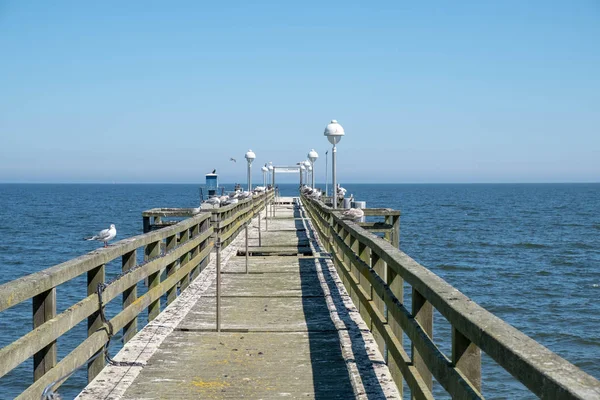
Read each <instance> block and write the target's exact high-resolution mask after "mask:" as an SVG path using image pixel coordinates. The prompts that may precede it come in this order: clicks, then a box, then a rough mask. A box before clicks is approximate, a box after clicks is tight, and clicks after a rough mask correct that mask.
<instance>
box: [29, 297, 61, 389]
mask: <svg viewBox="0 0 600 400" xmlns="http://www.w3.org/2000/svg"><path fill="white" fill-rule="evenodd" d="M55 316H56V288H52V289H50V290H47V291H45V292H43V293H40V294H38V295H37V296H34V297H33V329H35V328H37V327H38V326H40V325H42V324H44V322H46V321H49V320H51V319H52V318H54V317H55ZM55 365H56V340H55V341H53V342H52V343H50V344H49V345H48V346H46V347H44V348H43V349H42V350H40V351H38V352H37V353H35V354H34V355H33V380H34V381H37V380H38V379H40V378H41V377H42V376H43V375H44V374H45V373H46V372H48V371H50V369H51V368H53V367H54V366H55Z"/></svg>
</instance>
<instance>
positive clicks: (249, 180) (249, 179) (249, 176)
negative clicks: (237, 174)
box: [248, 162, 252, 191]
mask: <svg viewBox="0 0 600 400" xmlns="http://www.w3.org/2000/svg"><path fill="white" fill-rule="evenodd" d="M251 168H252V164H250V162H248V191H250V190H251V189H252V174H251V173H250V169H251Z"/></svg>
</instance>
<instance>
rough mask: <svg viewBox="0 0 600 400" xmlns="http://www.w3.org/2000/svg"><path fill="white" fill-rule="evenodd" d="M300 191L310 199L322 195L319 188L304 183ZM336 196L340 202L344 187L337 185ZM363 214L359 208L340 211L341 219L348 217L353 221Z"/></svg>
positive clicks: (342, 197) (344, 191)
mask: <svg viewBox="0 0 600 400" xmlns="http://www.w3.org/2000/svg"><path fill="white" fill-rule="evenodd" d="M301 191H302V194H304V195H305V196H306V197H308V198H309V199H312V200H321V197H322V196H323V192H321V190H319V189H313V188H311V187H310V186H306V185H304V186H303V187H302V189H301ZM337 196H338V201H339V202H342V201H343V200H344V197H345V196H346V189H345V188H343V187H341V186H339V185H338V187H337ZM351 198H352V197H351ZM364 216H365V213H364V211H363V210H361V209H360V208H349V209H347V210H345V211H344V212H342V218H343V219H349V220H352V221H354V222H360V221H361V220H362V218H363V217H364Z"/></svg>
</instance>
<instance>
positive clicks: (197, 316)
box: [78, 198, 398, 399]
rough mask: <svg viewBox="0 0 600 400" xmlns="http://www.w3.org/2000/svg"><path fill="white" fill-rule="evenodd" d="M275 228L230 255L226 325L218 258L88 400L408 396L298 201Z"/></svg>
mask: <svg viewBox="0 0 600 400" xmlns="http://www.w3.org/2000/svg"><path fill="white" fill-rule="evenodd" d="M280 203H281V204H280V205H279V206H278V207H277V208H276V215H275V217H269V220H268V221H267V222H268V231H265V230H264V228H265V220H264V218H265V213H264V212H263V213H262V214H260V215H259V218H262V220H261V224H262V228H263V230H262V242H261V244H262V246H259V239H258V230H257V227H258V219H257V218H254V219H253V220H252V222H251V224H250V226H249V229H248V232H249V257H248V258H249V264H248V271H247V272H246V264H245V259H246V257H245V252H244V250H245V235H244V232H243V231H242V232H241V233H240V235H239V236H238V237H237V238H236V240H235V241H234V242H232V244H231V245H230V246H228V247H227V248H226V249H224V250H223V251H222V264H221V265H222V274H221V275H222V297H221V332H216V329H215V327H216V312H215V310H216V297H215V294H216V283H215V257H214V256H213V258H212V260H211V262H210V264H209V265H208V267H207V268H206V269H205V270H204V271H203V272H202V274H201V276H200V277H198V279H196V280H195V281H194V282H193V283H192V285H191V286H190V287H189V288H188V289H187V290H186V291H185V292H183V293H182V295H181V296H180V297H179V298H178V299H177V300H176V301H175V302H174V303H173V304H171V305H170V306H169V307H168V308H167V309H166V310H165V311H164V312H162V313H161V314H160V315H159V316H158V317H157V318H156V319H155V320H153V321H152V322H150V323H149V324H148V325H147V326H146V327H145V328H144V329H143V330H142V331H140V333H139V334H138V335H137V336H135V337H134V338H133V339H132V340H131V341H129V342H128V343H127V344H126V345H125V347H124V348H123V350H121V352H120V353H119V354H118V355H117V356H116V357H115V359H116V360H120V361H136V362H140V363H141V364H142V365H143V366H128V367H124V366H107V367H106V368H104V370H102V372H101V373H100V374H99V375H98V376H97V377H96V378H95V379H94V381H93V382H91V383H90V385H88V387H87V388H86V389H85V390H84V391H83V392H82V393H81V394H80V396H79V397H78V398H80V399H100V398H102V399H109V398H124V399H142V398H143V399H162V398H173V399H175V398H177V399H188V398H194V399H195V398H263V399H264V398H279V397H289V398H304V399H310V398H321V399H325V398H327V399H335V398H339V399H342V398H343V399H347V398H369V399H378V398H380V399H384V398H387V399H390V398H398V392H397V389H396V387H395V385H394V383H393V381H392V378H391V376H390V373H389V370H388V368H387V366H386V365H385V363H384V361H383V358H382V356H381V354H380V353H379V351H378V350H377V346H376V344H375V341H374V339H373V336H372V335H371V333H370V332H369V331H368V327H367V326H366V325H365V323H364V322H363V321H362V318H361V317H360V315H359V313H358V311H357V310H356V308H355V306H354V305H353V304H352V302H351V300H350V297H349V296H348V294H347V293H346V291H345V289H344V287H343V284H342V283H341V281H340V279H339V278H338V276H337V273H336V272H335V268H334V267H333V264H332V263H331V260H330V259H329V258H328V255H327V254H326V253H322V251H323V250H322V249H321V248H320V246H319V243H318V241H317V240H316V236H315V234H314V231H313V230H312V227H311V224H310V221H309V220H308V219H307V218H306V215H305V214H304V211H303V210H302V208H301V207H300V206H299V205H298V202H297V201H293V200H292V199H291V198H287V199H285V198H284V199H281V200H280Z"/></svg>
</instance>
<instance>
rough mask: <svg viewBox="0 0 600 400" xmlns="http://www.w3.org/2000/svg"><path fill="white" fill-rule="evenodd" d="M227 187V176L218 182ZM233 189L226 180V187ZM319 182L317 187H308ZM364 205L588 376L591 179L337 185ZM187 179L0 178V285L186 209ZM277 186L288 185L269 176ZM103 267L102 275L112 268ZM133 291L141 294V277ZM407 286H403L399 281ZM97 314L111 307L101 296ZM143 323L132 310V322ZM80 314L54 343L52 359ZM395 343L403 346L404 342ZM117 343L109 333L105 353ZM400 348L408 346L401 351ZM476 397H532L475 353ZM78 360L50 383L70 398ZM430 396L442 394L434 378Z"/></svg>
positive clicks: (1, 342)
mask: <svg viewBox="0 0 600 400" xmlns="http://www.w3.org/2000/svg"><path fill="white" fill-rule="evenodd" d="M224 186H225V187H227V185H224ZM229 186H233V185H229ZM319 186H322V185H319ZM342 186H344V187H345V188H346V189H347V195H350V194H352V195H353V197H354V198H355V200H361V201H366V203H367V207H369V208H379V207H388V208H393V209H398V210H400V211H401V213H402V214H401V219H400V231H401V233H400V248H401V250H402V251H404V252H405V253H407V254H408V255H410V256H411V257H412V258H414V259H415V260H416V261H418V262H419V263H421V264H422V265H424V266H425V267H427V268H429V269H430V270H431V271H433V272H434V273H436V274H438V275H439V276H441V277H442V278H443V279H445V280H446V281H447V282H448V283H450V284H451V285H453V286H454V287H455V288H457V289H459V290H460V291H461V292H462V293H464V294H465V295H467V296H468V297H470V298H471V299H472V300H474V301H475V302H477V303H478V304H479V305H481V306H482V307H484V308H486V309H487V310H489V311H490V312H492V313H494V314H495V315H496V316H498V317H500V318H502V319H503V320H504V321H506V322H508V323H509V324H511V325H513V326H514V327H516V328H517V329H519V330H521V331H522V332H524V333H525V334H526V335H528V336H530V337H531V338H533V339H535V340H536V341H538V342H539V343H541V344H543V345H544V346H546V347H547V348H549V349H550V350H552V351H554V352H555V353H557V354H558V355H560V356H561V357H563V358H565V359H567V360H569V361H570V362H572V363H573V364H575V365H576V366H578V367H579V368H581V369H582V370H584V371H585V372H587V373H588V374H590V375H592V376H594V377H595V378H597V379H600V184H597V183H593V184H347V185H342ZM199 187H200V186H199V185H193V184H190V185H183V184H181V185H179V184H0V237H1V238H2V240H0V284H3V283H6V282H9V281H11V280H13V279H16V278H19V277H22V276H25V275H27V274H30V273H33V272H36V271H41V270H43V269H45V268H48V267H51V266H53V265H56V264H59V263H61V262H64V261H66V260H69V259H71V258H74V257H77V256H80V255H82V254H85V253H87V252H89V251H92V250H94V249H96V248H97V247H99V246H100V245H101V244H98V243H97V242H89V241H84V240H82V238H84V237H85V236H89V235H91V234H94V233H95V232H97V231H99V230H101V229H104V228H107V227H108V226H109V225H110V224H111V223H114V224H115V225H116V227H117V239H123V238H126V237H129V236H133V235H137V234H140V233H141V232H142V216H141V213H142V211H144V210H147V209H150V208H154V207H196V206H197V205H198V203H199ZM279 189H280V192H281V195H283V196H294V195H297V193H298V186H297V185H295V184H281V185H279ZM119 269H120V265H119V264H118V262H115V263H112V264H109V265H108V266H107V278H109V279H110V277H111V276H114V275H116V274H117V273H118V272H119ZM139 290H140V291H142V292H143V290H144V288H143V285H142V284H140V286H139ZM405 292H407V293H409V288H407V290H405ZM85 296H86V286H85V277H81V278H79V279H76V280H74V281H72V282H69V283H68V284H65V285H62V286H60V287H59V288H58V289H57V302H58V312H61V311H63V310H64V309H66V308H67V307H68V306H70V305H72V304H73V303H74V302H76V301H78V300H81V299H82V298H84V297H85ZM107 312H108V314H109V317H110V316H111V314H112V315H114V314H115V313H116V312H118V308H116V305H115V307H112V308H111V305H110V304H109V307H108V310H107ZM144 323H145V321H144V320H143V318H142V317H140V319H139V325H140V326H141V325H143V324H144ZM31 324H32V322H31V301H27V302H24V303H23V304H20V305H18V306H15V307H13V308H10V309H8V310H5V311H3V312H1V313H0V332H2V333H1V335H0V347H3V346H6V345H7V344H10V343H11V342H13V341H14V340H16V339H17V338H18V337H20V336H22V335H23V334H25V333H27V332H28V331H30V330H31ZM85 336H86V326H85V322H84V323H82V324H79V325H78V326H77V327H76V328H74V329H73V330H71V331H70V332H69V333H67V334H66V335H65V336H64V337H62V338H60V339H59V341H58V357H59V359H60V358H62V357H64V356H65V355H66V354H68V352H69V351H71V350H72V349H73V348H75V346H76V345H77V343H79V342H80V341H81V340H83V339H84V338H85ZM450 337H451V333H450V327H449V324H448V323H447V321H445V320H444V318H443V317H442V316H441V315H440V314H439V313H437V312H436V313H435V315H434V341H435V342H436V344H437V345H438V347H439V348H440V349H441V350H442V351H444V352H445V353H446V354H450V353H451V352H450ZM405 343H408V342H407V341H406V340H405ZM120 346H121V343H120V337H119V336H118V335H117V336H116V337H115V340H114V341H113V344H112V345H111V349H110V352H111V354H113V355H114V354H115V353H116V352H117V351H118V350H119V348H120ZM409 354H410V352H409ZM482 368H483V373H482V380H483V384H482V385H483V394H484V395H485V396H486V397H487V398H491V399H494V398H497V399H501V398H505V399H521V398H523V399H528V398H535V396H533V395H532V394H530V393H529V392H528V391H527V390H526V389H525V388H524V387H523V386H522V385H521V384H520V383H518V382H516V381H515V379H514V378H513V377H511V376H510V375H509V374H508V373H507V372H505V371H504V370H502V369H501V368H499V367H498V365H496V364H495V362H494V361H493V360H491V359H490V358H489V357H487V356H485V355H484V356H483V367H482ZM32 375H33V373H32V362H31V360H29V361H26V362H24V363H23V364H21V365H20V366H19V367H18V368H16V369H15V370H13V371H12V372H10V373H9V374H7V375H5V376H4V377H2V378H0V399H10V398H13V397H14V396H16V395H17V394H18V393H20V392H21V391H22V390H24V389H25V388H26V387H27V386H28V385H30V384H31V382H32ZM85 384H86V374H85V368H82V369H80V370H78V371H76V372H75V373H74V375H73V376H72V377H71V378H70V379H69V380H67V381H66V383H65V384H64V385H63V386H62V387H61V388H60V390H59V393H60V394H61V395H62V396H63V398H66V399H68V398H73V397H74V396H76V395H77V393H78V392H79V391H80V390H81V389H82V388H83V387H84V386H85ZM434 393H435V395H436V397H438V396H439V397H440V398H447V397H448V396H447V395H445V394H444V392H443V390H442V389H441V387H440V386H439V384H437V383H435V384H434Z"/></svg>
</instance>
